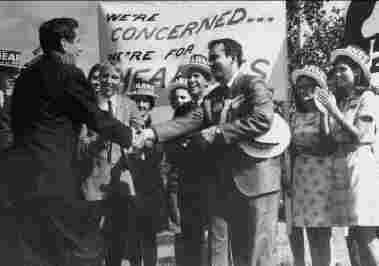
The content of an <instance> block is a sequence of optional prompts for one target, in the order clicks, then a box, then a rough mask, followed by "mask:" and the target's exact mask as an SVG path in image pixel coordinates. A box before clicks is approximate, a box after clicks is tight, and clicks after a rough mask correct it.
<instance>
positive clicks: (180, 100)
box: [165, 82, 209, 265]
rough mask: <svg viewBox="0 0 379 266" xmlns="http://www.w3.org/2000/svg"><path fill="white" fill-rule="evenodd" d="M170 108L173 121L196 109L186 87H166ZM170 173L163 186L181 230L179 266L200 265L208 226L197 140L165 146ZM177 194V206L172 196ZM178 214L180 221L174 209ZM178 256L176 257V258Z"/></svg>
mask: <svg viewBox="0 0 379 266" xmlns="http://www.w3.org/2000/svg"><path fill="white" fill-rule="evenodd" d="M169 87H170V95H169V98H170V104H171V106H172V107H173V109H174V117H181V116H185V115H187V114H188V113H189V112H191V111H193V110H194V109H195V108H198V104H197V98H196V96H195V97H194V95H193V94H192V93H191V90H190V89H189V88H188V87H187V85H186V84H181V83H180V82H179V83H178V82H177V83H172V84H171V85H170V86H169ZM165 150H166V154H167V160H168V162H169V164H170V165H171V171H170V175H169V178H168V182H167V190H168V194H169V203H171V204H170V210H171V217H172V218H173V220H174V221H176V222H178V221H179V218H180V224H181V229H182V240H183V250H177V252H176V254H177V257H178V258H179V259H178V261H179V264H180V265H202V264H204V261H203V258H204V256H203V255H204V254H203V253H202V250H203V245H204V243H205V241H204V229H205V228H204V227H205V225H207V223H208V214H207V212H208V209H207V205H208V200H207V196H208V195H207V188H208V186H207V182H209V179H208V178H207V176H208V175H207V174H208V173H207V169H208V167H207V165H206V163H205V162H206V160H204V158H206V155H205V150H204V149H203V148H202V145H201V143H200V142H199V139H198V138H196V137H195V136H188V137H183V138H181V139H178V140H177V141H175V142H171V143H168V144H166V146H165ZM176 191H178V193H177V194H178V203H176V202H175V200H176V198H175V194H176ZM178 207H179V210H180V217H179V215H178V211H177V208H178ZM178 253H179V254H178Z"/></svg>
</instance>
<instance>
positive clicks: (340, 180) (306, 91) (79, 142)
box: [0, 18, 379, 266]
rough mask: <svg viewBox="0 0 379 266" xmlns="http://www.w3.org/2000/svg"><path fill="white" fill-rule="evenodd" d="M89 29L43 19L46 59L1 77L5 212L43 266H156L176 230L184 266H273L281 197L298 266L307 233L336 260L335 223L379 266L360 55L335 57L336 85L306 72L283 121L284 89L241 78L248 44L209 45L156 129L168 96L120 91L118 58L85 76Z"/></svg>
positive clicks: (296, 74)
mask: <svg viewBox="0 0 379 266" xmlns="http://www.w3.org/2000/svg"><path fill="white" fill-rule="evenodd" d="M78 28H79V24H78V22H77V21H76V20H75V19H71V18H56V19H52V20H49V21H47V22H45V23H43V24H42V25H41V27H40V28H39V38H40V44H41V48H42V51H43V55H42V56H39V57H38V58H37V59H35V60H33V62H31V63H29V64H28V65H27V67H25V68H23V69H21V68H15V67H7V66H1V68H0V74H1V75H0V149H1V161H0V162H1V168H2V169H3V170H2V172H3V173H7V176H6V177H4V178H3V179H2V182H1V210H2V212H3V213H4V215H3V216H4V217H5V216H7V217H15V218H14V219H15V224H16V225H17V226H18V227H17V231H19V232H20V233H19V234H18V235H17V237H18V239H19V240H20V243H21V242H22V243H24V244H25V243H26V244H27V245H29V246H30V247H31V248H32V250H33V253H35V254H34V256H32V259H31V260H32V261H33V260H34V263H35V264H32V265H69V264H70V265H84V264H81V263H82V261H83V260H85V258H89V257H91V258H94V260H93V261H92V262H91V264H90V265H102V264H103V263H105V265H107V266H116V265H117V266H120V265H121V264H122V262H123V261H124V260H129V262H130V264H131V265H133V266H138V265H141V264H142V262H143V265H145V266H155V265H156V264H157V241H156V236H157V234H158V233H159V232H161V231H162V230H172V231H173V232H174V233H175V234H177V235H181V238H178V239H180V241H179V240H178V242H181V243H182V245H183V249H182V252H181V253H180V252H179V253H177V254H176V255H177V262H178V264H179V265H191V266H192V265H203V264H205V263H207V264H209V265H214V266H221V265H222V266H226V265H236V266H240V265H241V266H242V265H254V266H255V265H267V266H272V265H275V257H274V256H273V254H274V249H275V239H276V233H277V223H278V214H279V209H280V202H281V200H280V199H281V196H283V195H284V198H286V201H289V202H290V203H289V205H285V206H286V207H291V208H290V210H289V211H288V210H287V211H286V217H285V218H286V222H287V223H288V225H289V227H288V228H292V229H291V230H290V231H289V232H288V233H289V239H290V246H291V249H292V252H293V255H294V263H295V265H296V266H301V265H306V264H305V252H304V250H305V248H304V247H305V245H304V235H303V233H304V232H305V233H306V234H307V238H308V240H309V247H310V254H311V258H312V265H314V266H317V265H320V266H325V265H329V264H330V263H331V247H330V238H331V232H332V227H346V228H348V231H346V242H347V245H348V250H349V255H350V260H351V263H352V265H353V266H358V265H362V266H371V265H379V242H378V238H377V235H378V230H377V229H378V226H379V212H378V213H377V212H376V209H377V206H379V197H378V196H377V195H376V191H377V190H378V189H379V178H378V177H379V160H378V158H379V157H378V156H379V155H378V153H377V149H378V148H379V146H378V145H377V143H378V142H377V139H378V138H377V131H378V130H377V127H378V126H377V121H378V119H379V116H378V111H379V110H377V108H376V105H377V104H378V103H379V101H378V98H379V97H378V96H377V95H376V90H375V89H374V88H373V87H372V86H371V85H370V70H369V62H370V58H369V56H368V55H367V54H366V53H365V52H364V51H363V50H361V49H360V48H358V47H355V46H347V47H343V48H339V49H336V50H334V51H332V53H331V55H330V58H331V64H332V66H333V67H332V70H331V71H330V72H328V73H326V72H325V71H324V70H323V69H322V68H321V67H319V66H316V65H311V64H308V65H305V66H304V67H303V68H300V69H296V70H294V71H293V73H291V80H292V83H293V90H292V91H293V95H292V96H293V99H291V102H293V103H294V104H293V106H291V108H287V110H285V114H283V113H282V114H279V115H278V110H280V109H281V108H279V106H277V104H276V102H274V97H273V96H274V94H275V89H272V88H270V87H269V86H268V85H267V84H266V82H265V81H264V80H262V79H259V78H256V77H254V76H251V75H249V74H246V73H243V72H242V71H241V66H242V65H243V63H244V58H243V48H242V47H241V45H240V44H239V43H238V42H237V41H235V40H233V39H230V38H223V39H216V40H213V41H211V42H210V43H209V44H208V50H209V53H208V56H205V55H201V54H193V55H191V57H190V58H189V61H188V62H186V63H184V64H183V65H180V66H179V69H178V73H181V75H180V76H178V77H176V78H175V79H174V80H172V82H170V83H169V85H168V88H167V89H168V90H169V99H168V100H169V103H170V105H171V107H172V109H173V116H172V117H170V118H169V119H168V120H167V121H165V122H159V123H156V122H155V121H154V117H153V116H152V115H151V114H152V111H153V109H154V108H155V105H156V101H157V99H158V97H159V95H158V94H157V93H156V89H162V88H156V87H155V85H154V84H152V83H150V82H149V81H148V80H145V79H142V78H140V77H136V78H135V79H134V80H133V82H132V83H131V84H132V85H131V87H130V88H129V89H128V90H127V93H126V94H125V93H123V92H124V91H125V86H126V84H125V78H124V76H123V71H122V69H121V68H120V66H118V65H117V63H115V62H101V63H98V64H95V65H94V66H93V67H92V68H91V70H90V71H89V74H88V77H85V75H84V73H83V72H82V71H81V70H80V69H79V68H77V67H76V66H75V64H76V58H77V57H78V56H79V55H80V53H81V48H80V37H79V33H78ZM277 89H280V88H277ZM26 110H27V111H26ZM282 117H285V118H286V120H287V121H284V120H283V118H282ZM286 126H287V127H288V132H290V133H288V134H287V135H286V133H285V132H286V130H285V129H286ZM290 134H291V143H290V144H289V140H290V139H289V138H290ZM287 146H288V147H287ZM285 156H286V158H287V159H288V160H283V157H285ZM283 173H285V174H284V175H283ZM376 188H378V189H376ZM9 210H11V211H9ZM4 219H5V218H4ZM304 229H305V230H304ZM53 232H54V233H53ZM93 235H95V237H94V236H93ZM41 236H43V237H41ZM88 236H92V237H88ZM99 236H101V240H99V238H100V237H99ZM36 239H38V241H37V240H36ZM66 242H70V245H68V244H67V243H66ZM53 243H54V244H53ZM204 243H207V244H208V247H209V248H208V253H209V254H208V256H205V255H204V254H203V253H204V252H203V251H204V249H203V247H204ZM100 247H104V249H102V248H100ZM68 250H69V251H71V253H68ZM89 250H90V251H91V252H92V253H91V252H89ZM67 254H70V255H67ZM89 254H91V255H89ZM67 257H70V259H71V260H70V263H68V261H69V260H68V259H67ZM41 258H43V259H41ZM103 258H104V259H103ZM36 261H38V262H36ZM42 261H47V262H48V263H50V264H43V263H42ZM62 261H64V262H65V263H66V264H65V263H63V262H62ZM38 263H40V264H38ZM86 263H87V264H85V265H88V263H89V262H88V261H86ZM15 265H16V264H15Z"/></svg>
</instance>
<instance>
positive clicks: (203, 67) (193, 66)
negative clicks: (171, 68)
mask: <svg viewBox="0 0 379 266" xmlns="http://www.w3.org/2000/svg"><path fill="white" fill-rule="evenodd" d="M179 69H180V71H181V73H182V74H183V76H184V77H185V78H188V76H189V75H190V74H191V73H192V72H194V71H197V72H200V73H202V74H204V76H205V78H206V79H208V80H210V79H211V77H212V71H211V68H210V66H209V64H208V59H207V57H205V56H204V55H201V54H194V55H192V56H191V57H190V59H189V61H188V62H187V63H186V64H183V65H181V66H180V67H179Z"/></svg>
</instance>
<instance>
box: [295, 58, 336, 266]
mask: <svg viewBox="0 0 379 266" xmlns="http://www.w3.org/2000/svg"><path fill="white" fill-rule="evenodd" d="M292 82H293V84H294V85H295V89H294V90H295V91H294V94H295V105H296V111H295V112H294V113H293V114H292V115H291V119H290V126H291V129H292V144H291V148H290V151H291V152H290V154H291V161H292V171H291V172H292V184H291V186H290V188H291V192H292V193H291V195H292V206H293V213H292V217H291V218H292V226H293V230H292V233H291V235H290V243H291V248H292V251H293V254H294V259H295V265H296V266H301V265H304V266H305V257H304V250H305V249H304V237H303V228H305V229H306V233H307V236H308V240H309V247H310V253H311V257H312V265H314V266H318V265H319V266H323V265H329V264H330V258H331V255H330V244H329V242H330V236H331V219H330V217H331V216H332V214H331V207H330V201H329V194H330V193H331V186H332V181H333V180H332V177H331V176H330V168H331V164H330V157H329V155H330V153H331V150H330V149H328V148H329V147H330V145H329V144H328V143H326V142H325V140H326V138H325V137H323V132H322V131H321V130H320V127H321V126H322V125H324V124H325V119H326V115H325V113H323V112H319V111H318V109H317V107H316V105H315V103H314V101H313V95H314V92H315V90H317V89H318V88H322V89H324V90H327V84H326V74H325V73H324V71H323V70H322V69H320V68H319V67H317V66H314V65H306V66H305V67H303V68H301V69H297V70H295V71H294V72H293V73H292Z"/></svg>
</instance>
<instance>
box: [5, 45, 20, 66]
mask: <svg viewBox="0 0 379 266" xmlns="http://www.w3.org/2000/svg"><path fill="white" fill-rule="evenodd" d="M20 57H21V52H20V51H15V50H10V49H0V67H11V68H20V66H21V62H20V61H21V60H20Z"/></svg>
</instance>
